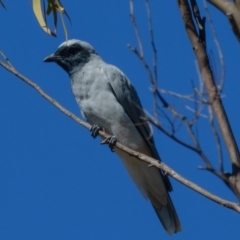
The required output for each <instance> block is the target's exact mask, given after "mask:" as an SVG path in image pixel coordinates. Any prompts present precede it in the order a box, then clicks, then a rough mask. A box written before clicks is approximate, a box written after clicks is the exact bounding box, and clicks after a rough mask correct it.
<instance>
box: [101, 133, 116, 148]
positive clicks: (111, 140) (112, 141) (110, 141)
mask: <svg viewBox="0 0 240 240" xmlns="http://www.w3.org/2000/svg"><path fill="white" fill-rule="evenodd" d="M116 142H117V138H116V137H115V136H110V137H108V138H106V139H104V140H102V141H101V144H108V145H109V147H110V149H111V151H112V152H114V149H113V148H114V146H115V144H116Z"/></svg>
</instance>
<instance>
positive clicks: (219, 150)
mask: <svg viewBox="0 0 240 240" xmlns="http://www.w3.org/2000/svg"><path fill="white" fill-rule="evenodd" d="M208 112H209V124H210V126H211V129H212V132H213V136H214V138H215V141H216V144H217V152H218V159H219V170H220V171H221V172H222V173H224V167H223V154H222V146H221V141H220V137H219V134H218V132H217V130H216V127H215V124H214V119H213V112H212V109H211V107H210V106H209V107H208Z"/></svg>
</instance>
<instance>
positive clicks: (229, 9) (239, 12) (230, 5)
mask: <svg viewBox="0 0 240 240" xmlns="http://www.w3.org/2000/svg"><path fill="white" fill-rule="evenodd" d="M207 1H208V2H210V3H211V4H212V5H214V6H215V7H216V8H218V9H219V10H220V11H221V12H223V13H224V14H225V15H226V16H227V17H228V20H229V22H230V24H231V26H232V29H233V32H234V34H235V36H236V37H237V39H238V41H240V9H239V4H238V1H237V2H236V1H235V2H232V1H229V0H207Z"/></svg>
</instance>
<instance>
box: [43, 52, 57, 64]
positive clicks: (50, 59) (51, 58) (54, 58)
mask: <svg viewBox="0 0 240 240" xmlns="http://www.w3.org/2000/svg"><path fill="white" fill-rule="evenodd" d="M59 60H61V57H59V56H56V55H54V53H53V54H51V55H49V56H47V57H46V58H45V59H44V60H43V61H44V62H58V61H59Z"/></svg>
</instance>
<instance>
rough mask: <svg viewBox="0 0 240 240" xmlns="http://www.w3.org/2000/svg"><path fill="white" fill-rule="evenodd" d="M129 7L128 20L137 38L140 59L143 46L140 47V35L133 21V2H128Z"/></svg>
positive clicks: (131, 0)
mask: <svg viewBox="0 0 240 240" xmlns="http://www.w3.org/2000/svg"><path fill="white" fill-rule="evenodd" d="M129 6H130V18H131V21H132V24H133V29H134V32H135V35H136V38H137V42H138V47H139V56H141V58H142V57H143V55H144V52H143V46H142V41H141V38H140V33H139V31H138V27H137V22H136V20H135V16H134V4H133V0H129Z"/></svg>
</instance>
